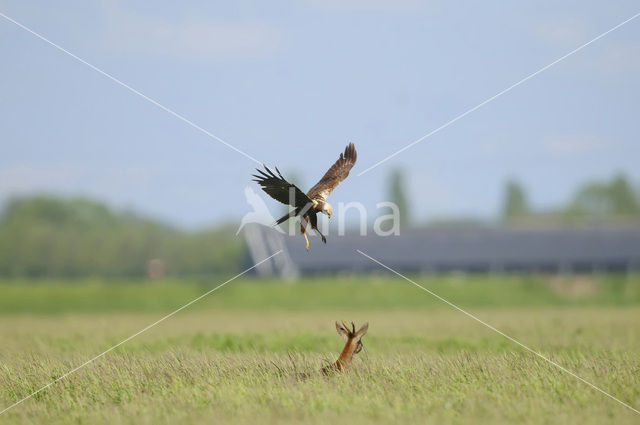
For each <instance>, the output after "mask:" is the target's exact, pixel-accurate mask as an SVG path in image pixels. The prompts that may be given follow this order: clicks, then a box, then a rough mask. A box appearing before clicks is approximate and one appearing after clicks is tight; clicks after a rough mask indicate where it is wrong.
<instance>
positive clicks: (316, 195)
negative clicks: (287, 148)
mask: <svg viewBox="0 0 640 425" xmlns="http://www.w3.org/2000/svg"><path fill="white" fill-rule="evenodd" d="M357 158H358V153H357V152H356V148H355V146H354V145H353V143H349V144H348V145H347V147H346V148H345V150H344V153H341V154H340V158H338V160H337V161H336V162H335V163H334V164H333V165H332V166H331V168H329V170H327V172H326V173H325V174H324V176H322V178H321V179H320V181H319V182H318V183H316V184H315V186H313V187H312V188H311V189H309V191H308V192H307V193H306V194H305V193H304V192H303V191H302V190H300V189H299V188H298V187H297V186H296V185H294V184H292V183H289V182H288V181H287V180H286V179H285V178H284V177H282V174H281V173H280V170H278V167H276V172H275V173H274V172H273V171H271V170H270V169H269V168H267V166H266V165H265V166H264V169H265V171H262V170H260V169H258V174H254V175H253V177H255V179H254V181H256V182H257V183H258V184H259V185H260V186H262V190H264V191H265V192H266V193H267V194H268V195H269V196H271V197H272V198H273V199H275V200H276V201H279V202H282V203H283V204H285V205H290V206H292V207H293V208H294V209H293V210H292V211H291V212H290V213H288V214H285V215H284V216H282V217H280V218H279V219H278V220H277V221H276V224H281V223H284V222H285V221H287V220H288V219H290V218H292V217H296V216H299V217H301V218H302V222H301V224H300V231H301V232H302V234H303V235H304V238H305V240H306V246H307V251H308V250H309V238H307V232H306V226H307V223H308V222H311V228H312V229H313V230H315V231H316V232H318V233H319V234H320V236H321V237H322V242H324V243H327V238H326V237H325V236H324V235H323V234H322V233H321V232H320V231H319V230H318V218H317V217H316V215H317V214H318V213H324V214H327V215H328V216H329V217H331V214H332V213H333V208H332V207H331V205H330V204H329V203H328V202H327V198H328V197H329V194H330V193H331V192H332V191H333V189H335V188H336V187H337V186H338V184H340V182H341V181H343V180H344V179H346V178H347V176H348V175H349V171H351V169H352V168H353V166H354V164H355V163H356V159H357Z"/></svg>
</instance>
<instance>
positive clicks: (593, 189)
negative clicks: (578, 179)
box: [501, 174, 640, 224]
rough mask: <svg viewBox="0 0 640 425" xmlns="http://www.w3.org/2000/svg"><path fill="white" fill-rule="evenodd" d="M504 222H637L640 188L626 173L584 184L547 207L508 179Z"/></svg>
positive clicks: (639, 215) (639, 214)
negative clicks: (533, 201)
mask: <svg viewBox="0 0 640 425" xmlns="http://www.w3.org/2000/svg"><path fill="white" fill-rule="evenodd" d="M501 219H502V221H503V222H506V223H509V224H517V223H537V222H538V223H545V222H555V223H560V224H602V223H607V224H615V223H628V222H635V223H637V222H638V221H639V220H640V191H639V190H638V189H637V188H635V187H634V186H633V185H632V184H631V183H630V182H629V180H628V179H627V177H626V176H625V175H624V174H618V175H616V176H613V177H612V178H610V179H608V180H603V181H591V182H588V183H585V184H583V185H581V186H580V187H579V188H578V189H577V190H576V191H575V193H574V194H573V195H572V196H571V198H570V199H569V200H568V201H567V202H566V203H565V204H564V205H560V206H558V207H555V208H549V209H546V210H541V209H535V208H533V207H532V206H531V204H530V201H529V198H528V196H527V192H526V190H525V188H524V186H523V185H522V184H520V183H519V182H517V181H516V180H513V179H511V180H509V181H507V183H506V185H505V189H504V199H503V206H502V216H501Z"/></svg>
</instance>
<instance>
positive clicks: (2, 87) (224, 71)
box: [0, 0, 640, 228]
mask: <svg viewBox="0 0 640 425" xmlns="http://www.w3.org/2000/svg"><path fill="white" fill-rule="evenodd" d="M0 12H1V13H2V14H4V15H6V16H8V17H10V18H11V19H13V20H15V21H17V22H19V23H21V24H22V25H24V26H26V27H28V28H29V29H31V30H32V31H35V32H36V33H38V34H40V35H41V36H43V37H45V38H46V39H48V40H50V41H51V42H53V43H56V44H58V45H59V46H61V47H62V48H64V49H66V50H67V51H69V52H71V53H73V54H74V55H76V56H77V57H79V58H81V59H82V60H84V61H86V62H88V63H90V64H91V65H93V66H95V67H97V68H98V69H100V70H102V71H103V72H105V73H108V74H110V75H112V76H113V77H114V78H117V79H118V80H120V81H121V82H122V83H124V84H126V85H128V86H130V87H131V88H133V89H135V90H137V91H138V92H140V93H142V94H144V95H145V96H147V97H148V98H150V99H153V100H154V101H155V102H157V103H159V104H160V105H162V106H163V107H165V108H168V109H170V110H172V111H174V112H175V113H177V114H179V115H180V116H181V117H183V118H184V120H188V121H189V122H191V123H193V124H194V125H195V126H198V127H199V128H200V129H202V130H204V131H201V130H199V129H197V128H195V127H194V126H192V125H190V124H189V123H187V122H185V121H184V120H182V119H180V118H178V117H176V116H174V115H172V114H171V113H169V112H167V111H166V110H164V109H162V108H160V107H158V106H157V105H155V104H153V103H151V102H150V101H149V100H147V99H144V98H142V97H141V96H139V95H137V94H135V93H132V92H131V91H130V90H128V89H126V88H125V87H123V86H121V85H119V84H117V83H116V82H114V81H113V80H111V79H109V78H107V77H106V76H105V75H103V74H101V73H99V72H97V71H96V70H94V69H92V68H90V67H89V66H87V65H85V64H83V63H81V62H79V61H78V60H76V59H74V58H72V57H70V56H69V55H67V54H65V53H63V52H61V51H60V50H58V49H56V48H54V47H53V46H51V45H50V44H47V43H46V42H45V41H43V40H41V39H39V38H37V37H36V36H35V35H33V34H31V33H29V32H28V31H26V30H25V29H22V28H20V27H19V26H17V25H16V24H14V23H12V22H10V21H9V20H7V19H5V18H3V17H1V16H0V55H1V56H0V57H1V61H0V202H6V200H7V199H10V198H11V197H12V196H16V195H25V194H33V193H42V192H47V193H56V194H62V195H67V196H75V195H81V196H88V197H91V198H95V199H99V200H104V201H106V202H108V203H109V204H110V205H113V206H115V207H118V208H127V209H135V210H138V211H141V212H143V213H145V214H150V215H152V216H155V217H157V218H160V219H163V220H166V221H169V222H172V223H176V224H178V225H181V226H185V227H188V228H198V227H202V226H207V225H210V224H215V223H218V222H221V221H225V220H238V219H239V217H240V216H242V215H243V214H245V213H246V212H248V211H249V210H250V207H249V205H248V204H247V202H246V200H245V196H244V189H245V187H247V186H251V185H254V183H253V182H251V174H252V172H253V169H254V168H255V167H256V166H257V164H256V163H255V162H254V161H253V160H251V159H249V158H247V157H245V156H243V155H242V154H240V153H238V152H237V151H236V150H234V149H232V148H230V147H229V146H227V145H225V144H224V143H222V142H221V141H220V140H223V141H224V142H226V143H228V144H229V145H231V146H233V147H235V148H236V149H238V150H241V151H243V152H245V153H246V154H247V155H249V156H250V157H252V158H255V159H257V160H258V161H259V162H263V163H265V164H267V165H276V166H278V168H279V169H280V170H281V171H282V172H283V174H285V176H287V175H290V176H296V180H295V183H297V184H298V185H299V186H301V188H303V189H304V190H306V189H307V188H309V187H310V186H311V185H313V184H314V183H315V182H316V181H317V180H318V179H319V178H320V177H321V176H322V174H323V173H324V172H325V171H326V169H327V168H328V167H329V166H330V165H331V164H332V163H333V162H334V161H335V160H336V159H337V157H338V155H339V153H340V152H341V151H342V150H343V149H344V147H345V146H346V145H347V143H348V142H354V143H355V145H356V148H357V150H358V163H357V164H356V167H355V168H354V169H353V171H352V173H351V176H350V177H349V178H348V179H347V180H346V181H345V182H343V183H342V184H341V185H340V186H339V187H338V189H336V191H334V192H333V194H332V195H331V198H330V199H329V200H330V202H332V204H333V205H334V209H335V207H336V205H338V203H340V202H344V203H347V202H352V201H358V202H361V203H363V204H364V205H365V207H366V208H367V211H368V212H369V213H370V214H371V217H374V216H375V215H376V214H377V210H378V209H377V208H376V204H377V203H378V202H382V201H385V200H387V199H388V195H387V181H388V177H389V175H390V173H391V172H392V171H393V170H395V169H400V170H402V171H404V173H405V176H406V184H407V189H408V190H407V192H408V193H409V194H410V205H411V208H412V216H413V217H414V218H415V219H417V220H419V221H422V220H432V219H436V218H440V217H445V216H478V217H485V218H490V217H495V216H496V215H497V214H498V212H499V210H500V203H501V198H502V189H503V185H504V182H505V181H506V180H507V179H509V178H516V179H518V180H519V181H520V182H521V183H523V184H524V186H525V187H526V189H527V193H528V195H529V198H530V200H531V203H532V204H533V205H534V206H535V207H536V208H541V209H543V208H550V207H553V206H555V205H558V204H560V203H562V202H564V201H566V200H567V199H568V198H569V197H570V196H571V194H572V193H573V192H574V190H575V189H576V187H577V186H578V185H579V184H581V183H583V182H585V181H588V180H593V179H608V178H610V177H611V176H613V175H614V174H615V173H619V172H623V173H626V174H627V176H629V177H630V178H631V179H632V180H633V181H634V182H635V183H636V184H640V167H638V159H639V158H640V144H639V143H638V142H639V141H640V140H638V127H639V123H640V121H639V119H638V117H639V116H640V114H639V112H640V79H638V75H640V17H639V18H637V19H635V20H633V21H631V22H629V23H628V24H626V25H624V26H622V27H620V28H619V29H617V30H616V31H614V32H612V33H610V34H608V35H606V36H605V37H603V38H602V39H600V40H598V41H596V42H594V43H593V44H591V45H589V46H587V47H585V48H584V49H583V50H581V51H579V52H577V53H576V54H574V55H572V56H570V57H568V58H566V59H565V60H563V61H561V62H559V63H558V64H556V65H554V66H553V67H551V68H549V69H547V70H545V71H544V72H542V73H540V74H538V75H536V76H535V77H533V78H531V79H529V80H527V81H525V82H523V83H522V84H521V85H518V86H517V87H515V88H513V89H512V90H510V91H509V92H507V93H505V94H503V95H501V96H500V97H498V98H496V99H495V100H493V101H491V102H489V103H487V104H486V105H484V106H482V107H481V108H479V109H477V110H475V111H474V112H472V113H470V114H468V115H466V116H465V117H463V118H461V119H460V120H458V121H456V122H455V123H453V124H451V125H450V126H448V127H446V128H444V129H442V130H441V131H439V132H437V133H435V134H433V135H432V136H430V137H428V138H426V139H425V140H423V141H421V142H420V143H418V144H416V145H414V146H412V147H411V148H409V149H407V150H405V151H404V152H401V153H399V154H398V155H396V156H394V157H393V158H392V159H390V160H388V161H386V162H384V163H383V164H381V165H380V166H378V167H376V168H374V169H372V170H371V171H368V172H367V173H365V174H363V175H361V176H357V174H358V173H359V172H361V171H364V170H365V169H367V168H368V167H370V166H372V165H374V164H375V163H377V162H378V161H380V160H382V159H384V158H385V157H387V156H388V155H390V154H392V153H394V152H396V151H397V150H399V149H401V148H403V147H404V146H406V145H408V144H409V143H411V142H413V141H414V140H417V139H418V138H421V137H422V136H424V135H426V134H428V133H430V132H431V131H433V130H434V129H436V128H438V127H440V126H442V125H443V124H445V123H446V122H448V121H449V120H451V119H454V118H456V117H457V116H459V115H460V114H462V113H464V112H465V111H467V110H469V109H470V108H472V107H474V106H476V105H478V104H480V103H481V102H483V101H485V100H486V99H488V98H490V97H492V96H494V95H496V94H497V93H499V92H501V91H502V90H504V89H505V88H507V87H509V86H511V85H512V84H514V83H516V82H518V81H520V80H521V79H523V78H524V77H526V76H528V75H529V74H531V73H533V72H535V71H537V70H539V69H541V68H542V67H544V66H546V65H548V64H549V63H551V62H553V61H555V60H556V59H558V58H560V57H562V56H564V55H565V54H567V53H569V52H570V51H572V50H573V49H575V48H577V47H579V46H580V45H582V44H584V43H586V42H588V41H589V40H591V39H593V38H594V37H596V36H598V35H600V34H601V33H603V32H605V31H607V30H609V29H611V28H612V27H614V26H615V25H617V24H619V23H621V22H622V21H624V20H626V19H628V18H630V17H631V16H633V15H635V14H636V13H638V12H640V7H639V6H638V4H637V2H633V1H594V2H580V1H531V2H494V1H485V2H455V3H454V2H445V1H438V0H434V1H426V2H420V1H417V0H340V1H339V0H324V1H317V0H310V1H296V2H293V1H289V2H259V1H245V0H238V1H234V2H211V1H193V2H160V1H159V2H141V1H128V2H118V1H96V2H90V1H84V0H83V1H66V2H46V1H32V2H24V1H13V0H0ZM206 132H208V133H209V134H206ZM253 187H255V186H253ZM255 188H256V189H257V187H255ZM262 195H264V199H265V201H267V204H268V205H270V206H271V207H272V210H273V211H274V214H277V212H279V211H281V206H279V205H275V201H271V200H268V198H267V196H266V195H265V194H262Z"/></svg>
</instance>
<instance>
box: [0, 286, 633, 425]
mask: <svg viewBox="0 0 640 425" xmlns="http://www.w3.org/2000/svg"><path fill="white" fill-rule="evenodd" d="M416 280H417V281H418V282H419V283H421V284H423V285H425V287H427V288H429V289H431V290H433V291H435V292H436V293H438V294H439V295H441V296H443V297H445V298H447V299H449V300H450V301H452V302H454V303H456V304H458V305H460V306H461V307H463V308H465V309H468V310H469V311H470V312H471V313H473V314H475V315H477V316H478V317H479V318H481V319H482V320H485V321H486V322H488V323H490V324H492V325H493V326H495V327H497V328H498V329H500V330H502V331H504V332H506V333H507V334H509V335H511V336H513V337H514V338H516V339H518V340H520V341H522V342H523V343H525V344H527V345H529V346H530V347H532V348H535V349H536V350H539V351H540V352H541V353H543V354H544V355H546V356H549V357H550V358H551V359H553V360H554V361H556V362H558V363H559V364H561V365H563V366H565V367H567V368H569V369H570V370H572V371H574V372H575V373H577V374H578V375H580V376H581V377H583V378H584V379H587V380H588V381H590V382H593V383H594V384H595V385H598V386H599V387H601V388H602V389H603V390H605V391H607V392H610V393H611V394H613V395H615V396H616V397H618V398H620V399H621V400H623V401H625V402H626V403H629V404H630V405H632V406H634V407H636V408H638V407H639V406H640V360H639V359H640V295H639V294H640V278H639V277H638V276H611V275H602V276H588V277H585V276H576V277H565V278H558V277H545V276H528V277H527V276H493V277H487V276H439V277H424V276H418V277H416ZM221 281H224V279H221V280H214V279H212V280H201V281H184V282H180V281H169V282H162V283H150V282H101V281H91V282H88V281H82V282H53V281H41V282H30V281H24V282H18V281H11V282H3V283H0V341H1V346H0V410H1V409H2V408H4V407H6V406H8V405H10V404H11V403H13V402H15V401H16V400H18V399H20V398H21V397H23V396H25V395H26V394H29V393H30V392H32V391H34V390H36V389H38V388H40V387H41V386H43V385H45V384H47V383H49V382H51V380H52V379H55V378H56V377H59V376H61V375H62V374H64V373H65V372H67V371H69V370H70V369H72V368H74V367H75V366H77V365H79V364H82V363H83V362H85V361H86V360H87V359H89V358H91V357H93V356H95V355H96V354H98V353H100V352H102V351H104V350H105V349H106V348H109V347H110V346H112V345H114V344H116V343H118V342H120V341H121V340H123V339H124V338H126V337H128V336H129V335H131V334H133V333H135V332H137V331H138V330H140V329H142V328H144V327H145V326H147V325H149V324H150V323H153V322H154V321H156V320H158V319H159V318H160V317H162V316H163V315H164V314H166V313H169V312H171V311H172V310H174V309H175V308H177V307H179V306H181V305H183V304H184V303H186V302H187V301H189V300H191V299H193V298H195V297H197V296H199V295H200V294H202V293H204V292H206V291H207V290H209V289H211V288H213V287H215V286H216V285H217V284H219V283H220V282H221ZM337 319H348V320H354V321H356V323H357V324H359V323H361V322H363V321H365V320H366V321H369V322H370V328H369V333H368V334H367V335H366V336H365V338H364V340H363V342H364V343H365V350H364V351H363V352H362V353H360V354H359V355H358V356H357V358H356V360H355V362H354V364H353V369H352V370H351V371H350V372H349V373H347V374H344V375H335V376H331V377H324V376H321V375H320V374H318V373H316V372H317V371H318V370H319V369H320V368H321V367H322V366H323V365H325V364H326V363H328V362H330V361H333V360H335V358H336V356H337V354H338V353H339V351H340V350H341V348H342V340H341V339H340V337H339V336H338V335H337V333H336V332H335V328H334V326H333V322H334V321H335V320H337ZM300 372H305V373H311V375H310V377H309V378H308V379H300V378H299V376H300ZM639 420H640V416H639V415H637V414H635V413H634V412H632V411H631V410H629V409H627V408H625V407H624V406H621V405H620V404H618V403H616V402H615V401H614V400H611V399H609V398H607V397H606V396H604V395H602V394H601V393H599V392H597V391H595V390H594V389H592V388H590V387H589V386H588V385H586V384H584V383H582V382H580V381H578V380H577V379H575V378H574V377H572V376H570V375H568V374H566V373H564V372H562V371H561V370H559V369H557V368H555V367H554V366H552V365H550V364H548V363H547V362H545V361H543V360H542V359H540V358H538V357H536V356H534V355H533V354H531V353H529V352H527V351H525V350H524V349H522V348H521V347H519V346H517V345H516V344H514V343H512V342H510V341H508V340H507V339H505V338H504V337H502V336H500V335H498V334H496V333H495V332H493V331H491V330H489V329H487V328H486V327H484V326H482V325H481V324H479V323H477V322H475V321H473V320H472V319H470V318H469V317H467V316H465V315H463V314H462V313H460V312H458V311H456V310H453V309H452V308H450V307H448V306H447V305H445V304H443V303H442V302H440V301H438V300H436V299H434V298H433V297H432V296H431V295H429V294H427V293H425V292H423V291H421V290H419V289H417V288H415V287H413V286H412V285H410V284H408V283H407V282H405V281H402V280H400V279H396V278H391V277H386V276H370V277H357V278H356V277H350V276H338V277H333V278H318V279H305V280H303V281H301V282H300V283H298V284H289V283H282V282H277V281H257V280H252V279H244V280H242V281H237V282H232V283H230V284H229V285H228V286H225V287H223V288H221V289H220V290H219V291H216V292H214V293H213V294H211V295H210V296H209V297H207V298H206V299H203V300H201V301H200V302H198V303H197V304H195V305H193V306H191V307H190V308H188V309H187V310H185V311H183V312H180V313H178V314H176V315H175V316H173V317H171V318H170V319H168V320H166V321H165V322H162V323H161V324H159V325H158V326H156V327H154V328H152V329H150V330H149V331H147V332H145V333H144V334H141V335H140V336H138V337H137V338H135V339H133V340H131V341H129V342H127V343H126V344H124V345H123V346H121V347H120V348H118V349H116V350H114V351H112V352H110V353H108V354H107V355H105V356H104V357H103V358H100V359H98V360H96V361H95V362H94V363H92V364H90V365H88V366H87V367H85V368H83V369H81V370H79V371H78V372H76V373H75V374H73V375H71V376H69V377H67V378H65V379H63V380H61V381H59V382H58V383H56V384H54V385H52V386H51V387H50V388H48V389H47V390H45V391H43V392H42V393H39V394H38V395H37V396H35V397H33V398H32V399H30V400H27V401H25V402H24V403H22V404H20V405H18V406H16V407H15V408H13V409H11V410H9V411H8V412H6V413H5V414H3V415H1V416H0V423H5V422H6V423H11V424H30V423H52V424H57V423H59V424H63V423H65V424H66V423H78V424H100V423H105V424H107V423H108V424H121V423H136V424H138V423H150V424H151V423H153V424H169V423H202V422H204V423H217V422H219V423H276V422H277V423H344V422H347V421H348V422H352V423H397V422H401V421H404V422H406V423H416V422H417V423H480V424H483V423H486V424H494V423H547V424H565V423H580V424H581V425H586V424H602V423H616V424H618V423H622V424H625V423H638V421H639Z"/></svg>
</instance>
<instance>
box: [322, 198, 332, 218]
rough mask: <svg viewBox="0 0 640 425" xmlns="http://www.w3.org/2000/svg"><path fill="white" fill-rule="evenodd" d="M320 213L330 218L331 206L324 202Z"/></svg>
mask: <svg viewBox="0 0 640 425" xmlns="http://www.w3.org/2000/svg"><path fill="white" fill-rule="evenodd" d="M322 212H323V213H324V214H326V215H328V216H329V218H331V214H333V208H331V204H329V203H328V202H325V203H324V205H322Z"/></svg>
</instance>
